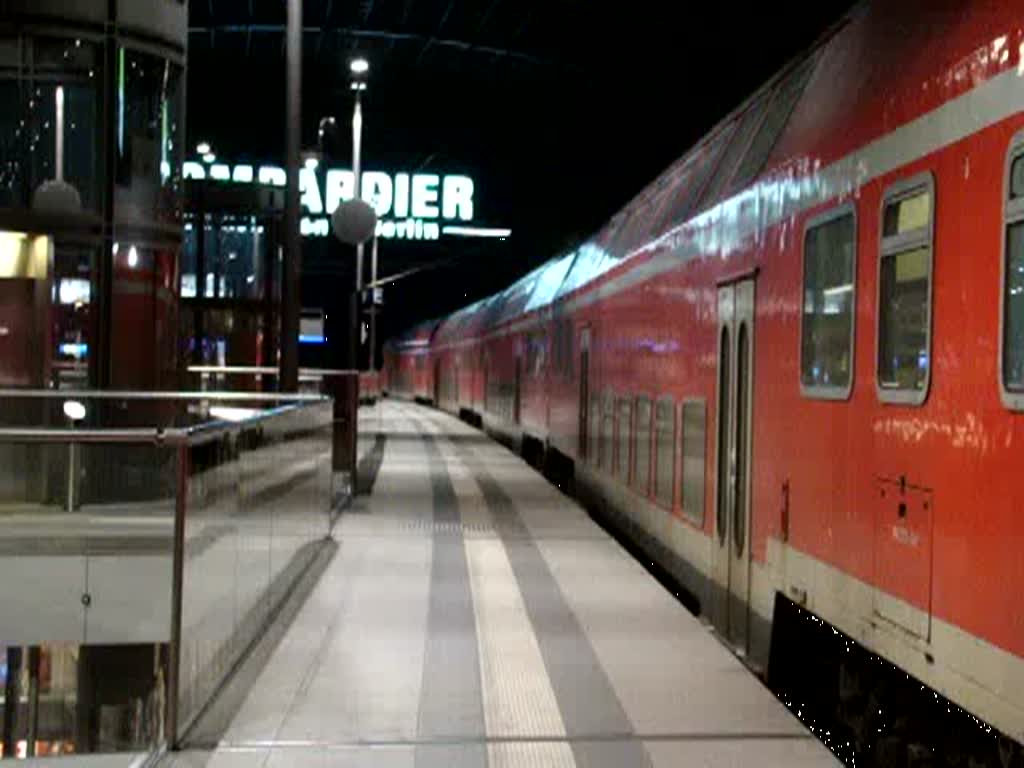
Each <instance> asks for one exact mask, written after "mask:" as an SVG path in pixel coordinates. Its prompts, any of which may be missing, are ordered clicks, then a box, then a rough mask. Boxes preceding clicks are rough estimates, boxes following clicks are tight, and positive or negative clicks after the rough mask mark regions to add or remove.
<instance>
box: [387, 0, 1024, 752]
mask: <svg viewBox="0 0 1024 768" xmlns="http://www.w3.org/2000/svg"><path fill="white" fill-rule="evenodd" d="M670 99H671V96H670V95H668V94H666V100H667V101H668V100H670ZM673 109H674V107H671V106H667V107H666V109H665V111H663V112H660V113H659V112H658V111H657V110H655V111H654V112H651V113H650V114H657V115H660V117H659V119H672V118H671V115H672V110H673ZM385 359H386V366H387V377H388V381H387V388H388V389H389V390H390V391H391V392H393V393H396V394H403V393H404V394H408V395H414V396H418V397H420V398H424V399H428V400H432V401H434V402H435V403H436V404H437V405H438V406H439V407H441V408H444V409H447V410H450V411H453V412H461V413H462V414H463V415H466V416H470V417H471V418H473V419H474V420H479V421H480V422H482V424H483V425H484V426H485V427H486V428H487V429H488V430H490V431H493V432H496V433H498V434H503V435H505V436H506V437H508V438H510V439H512V440H514V441H515V442H517V443H519V444H522V445H523V446H524V448H528V449H530V451H531V452H541V453H546V455H547V456H548V458H549V461H551V460H556V461H557V460H562V461H564V462H567V463H570V464H571V466H572V468H573V474H574V477H575V485H576V488H577V489H578V491H579V492H580V493H581V494H583V495H585V496H586V497H587V498H589V499H590V500H591V501H593V502H594V503H595V504H596V505H597V506H598V507H599V508H600V509H602V510H604V511H605V512H606V513H608V514H610V515H612V516H614V517H615V518H616V519H617V521H618V522H619V523H620V524H621V527H622V528H623V529H624V530H626V531H627V532H628V533H629V535H630V537H631V538H633V539H634V540H635V541H636V542H637V543H638V544H639V545H641V546H642V547H643V548H644V550H646V553H647V554H648V555H649V556H650V557H651V558H652V559H654V560H656V561H658V562H659V563H660V564H661V565H662V567H664V568H666V569H667V570H669V571H670V572H671V573H672V574H673V575H675V576H676V577H677V578H678V579H679V580H680V581H681V582H682V583H683V584H684V585H685V586H686V587H687V588H688V590H689V591H691V592H692V593H693V594H694V595H695V596H696V597H697V599H698V601H699V603H700V609H701V611H702V613H703V614H705V615H706V616H707V617H708V619H709V621H710V622H711V623H712V624H713V625H714V627H715V628H716V629H717V630H718V631H719V632H720V633H721V634H722V636H723V637H724V638H726V639H727V641H728V642H729V643H731V644H732V646H733V647H734V648H735V649H736V650H737V651H739V652H740V653H741V654H744V655H745V656H746V657H747V658H748V659H749V660H750V663H751V664H753V665H754V666H763V665H765V664H767V663H768V659H769V656H770V655H771V657H772V658H773V659H774V658H775V654H776V652H777V651H778V648H777V646H778V644H779V642H780V641H779V632H778V631H777V630H778V626H777V625H778V617H779V615H780V613H779V611H780V608H779V606H780V604H785V605H788V606H790V607H792V606H794V605H795V606H799V607H800V609H801V610H802V611H803V612H805V613H806V614H809V615H811V616H813V617H814V619H815V621H816V622H824V625H828V626H829V627H830V628H835V629H836V630H839V631H841V632H842V633H843V634H844V635H845V636H846V637H847V638H849V639H852V640H854V641H856V643H858V644H859V645H860V646H861V647H863V648H866V649H868V650H869V651H870V652H872V653H873V654H877V656H879V657H881V658H883V659H885V660H887V661H888V662H891V664H892V665H894V667H895V668H897V669H898V670H901V671H902V672H903V673H905V674H902V675H900V677H906V676H911V677H912V678H914V679H916V680H918V681H920V682H921V683H922V684H924V685H927V686H928V687H929V688H930V689H931V690H933V691H935V692H937V693H940V694H942V695H943V696H944V697H946V699H948V700H949V701H950V702H952V703H954V704H956V705H957V706H959V707H962V708H963V710H965V711H966V712H968V713H970V714H972V715H974V716H976V717H977V718H980V719H981V720H983V721H984V722H985V723H987V724H990V725H991V726H994V727H995V728H997V729H998V730H999V731H1001V732H1002V733H1003V734H1005V735H1006V736H1008V737H1009V738H1010V740H1011V747H1010V751H1011V752H1012V751H1013V750H1014V749H1016V747H1013V746H1012V742H1013V741H1016V742H1018V743H1019V742H1021V741H1022V740H1024V490H1022V488H1024V486H1022V484H1021V478H1022V477H1024V473H1022V467H1024V413H1022V411H1024V8H1022V7H1021V6H1020V5H1019V4H1017V3H1011V2H1005V0H987V1H986V0H977V1H975V2H968V1H967V0H904V1H900V2H897V1H896V0H891V1H881V0H880V1H879V2H873V3H865V4H861V5H859V6H857V7H856V8H855V9H854V10H853V11H851V12H850V13H849V14H848V15H847V16H846V17H845V18H844V19H842V20H841V22H840V23H839V24H838V25H837V26H835V27H834V28H833V29H832V30H830V31H829V33H828V34H826V35H824V36H823V37H822V38H821V39H820V40H819V41H818V43H817V44H816V45H814V46H813V48H812V49H811V50H810V51H808V52H807V53H806V55H804V56H801V57H799V59H797V60H795V61H793V62H792V63H791V64H790V65H789V66H787V67H786V68H785V69H784V70H783V71H782V72H780V73H779V74H778V75H777V76H776V77H774V78H773V79H772V80H771V81H770V82H769V83H767V84H766V85H765V86H763V87H762V88H761V89H760V90H759V91H757V92H756V93H755V94H754V95H753V96H751V97H750V98H749V99H748V100H747V101H746V102H745V103H744V104H743V105H741V106H740V107H739V108H737V109H736V110H735V111H734V112H733V113H732V114H730V115H729V116H728V117H727V118H726V119H724V120H723V121H722V122H721V123H720V124H718V125H717V126H716V127H715V128H714V130H712V131H711V132H710V133H709V134H708V135H707V136H706V137H705V138H704V139H703V140H702V141H701V142H700V143H698V144H697V145H696V146H695V147H693V148H692V149H690V150H689V151H688V152H687V153H686V154H685V156H683V157H682V158H681V159H680V160H679V161H678V162H676V163H675V164H674V165H672V166H671V167H670V168H669V169H668V170H667V171H665V172H664V173H663V174H662V175H661V176H660V177H659V178H658V179H657V180H656V181H655V182H654V183H652V184H651V185H649V186H648V187H647V188H646V189H644V190H643V191H642V192H641V193H640V194H639V195H638V196H637V197H636V198H635V199H633V200H632V201H631V202H630V203H629V204H628V205H627V206H626V207H625V208H624V209H623V210H622V211H621V212H620V213H618V214H617V215H616V216H615V217H614V218H613V219H612V220H611V221H609V222H608V223H607V225H606V226H605V227H604V228H603V229H602V230H601V231H600V232H598V233H597V234H596V235H595V236H594V237H593V238H591V239H590V240H589V241H587V242H586V243H584V244H582V245H580V246H579V247H578V248H577V249H576V250H574V251H572V252H571V253H567V254H564V255H561V256H559V257H557V258H555V259H553V260H551V261H550V262H548V263H547V264H545V265H544V266H542V267H541V268H539V269H537V270H535V271H534V272H532V273H530V274H529V275H527V276H526V277H524V278H523V279H522V280H520V281H519V282H517V283H516V284H515V285H512V286H511V287H509V288H508V289H507V290H505V291H503V292H501V293H500V294H498V295H496V296H493V297H490V298H488V299H485V300H483V301H480V302H477V303H476V304H474V305H472V306H470V307H467V308H465V309H463V310H461V311H459V312H456V313H455V314H453V315H451V316H450V317H446V318H443V319H442V320H440V321H433V322H431V323H426V324H423V325H421V326H419V327H417V328H416V329H413V331H411V332H410V333H408V334H406V336H404V337H402V338H399V339H395V340H394V341H393V342H392V343H391V344H390V345H389V346H388V349H387V352H386V358H385ZM773 622H774V625H773ZM773 646H776V647H773ZM1004 754H1009V753H1007V752H1005V751H1004Z"/></svg>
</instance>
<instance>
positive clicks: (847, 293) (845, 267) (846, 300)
mask: <svg viewBox="0 0 1024 768" xmlns="http://www.w3.org/2000/svg"><path fill="white" fill-rule="evenodd" d="M856 241H857V224H856V215H855V213H854V207H853V205H852V204H850V205H845V206H843V207H841V208H838V209H836V210H834V211H829V212H828V213H825V214H823V215H822V216H819V217H817V218H815V219H812V220H811V221H810V222H809V223H808V225H807V230H806V233H805V235H804V282H803V295H802V296H803V298H802V301H803V312H802V322H801V326H800V389H801V391H802V392H803V394H804V395H805V396H807V397H821V398H827V399H836V400H838V399H846V398H847V397H849V395H850V390H851V388H852V386H853V336H854V322H853V318H854V307H855V306H856V298H857V292H856V287H857V286H856V274H857V262H856V259H857V248H856Z"/></svg>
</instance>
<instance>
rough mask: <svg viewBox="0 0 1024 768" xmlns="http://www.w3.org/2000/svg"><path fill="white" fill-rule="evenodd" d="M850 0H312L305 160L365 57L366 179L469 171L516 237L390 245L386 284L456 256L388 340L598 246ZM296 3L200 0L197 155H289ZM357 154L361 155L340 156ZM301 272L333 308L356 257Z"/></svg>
mask: <svg viewBox="0 0 1024 768" xmlns="http://www.w3.org/2000/svg"><path fill="white" fill-rule="evenodd" d="M851 4H852V3H851V0H819V2H816V3H810V4H798V5H785V4H777V3H759V4H751V6H750V7H749V8H746V9H745V8H743V7H741V6H738V5H737V4H735V3H712V4H701V5H699V6H698V5H697V4H695V3H690V2H666V1H665V0H661V1H659V2H651V1H649V0H638V2H633V3H629V4H625V3H616V4H610V3H599V2H594V1H593V0H349V1H348V2H343V1H342V0H336V1H332V0H306V2H305V5H306V8H305V19H304V23H305V26H306V29H307V31H306V34H305V35H304V48H305V55H304V77H305V82H304V88H303V99H304V104H303V119H304V125H303V136H304V141H303V146H304V148H306V147H308V148H313V147H314V146H315V140H316V128H317V124H318V122H319V120H320V118H321V117H323V116H325V115H334V116H336V117H337V118H338V120H339V122H340V123H342V124H343V125H344V127H345V129H346V134H345V135H347V126H348V121H349V119H350V115H351V108H352V101H351V93H350V91H349V89H348V66H347V62H348V60H349V58H350V57H351V56H352V55H353V54H354V53H359V54H362V55H365V56H366V57H367V58H368V59H369V60H370V61H371V64H372V67H373V71H372V79H371V81H370V88H369V90H368V91H367V94H366V101H365V124H366V133H365V139H364V148H363V153H364V154H363V157H364V168H369V169H381V170H405V169H408V170H422V171H425V172H436V173H467V174H469V175H471V176H472V177H473V178H474V179H475V181H476V187H477V193H476V207H477V218H478V220H479V223H481V224H493V225H502V226H509V227H511V228H512V229H513V236H512V238H510V239H509V240H508V241H504V242H498V241H483V240H472V241H453V240H451V239H447V238H446V239H442V240H441V241H440V242H439V243H437V244H433V245H427V244H422V243H419V244H410V245H404V246H403V245H401V244H399V243H398V242H396V241H390V242H386V243H383V244H382V248H381V273H382V274H388V273H392V272H396V271H399V270H401V269H407V268H409V267H410V266H415V265H419V264H427V263H436V262H438V261H442V260H448V261H447V266H445V267H442V268H438V269H434V270H431V271H428V272H424V273H420V274H419V275H417V276H415V277H412V278H409V279H407V280H405V281H403V282H400V283H396V284H395V285H394V286H393V287H390V288H389V289H387V291H386V295H385V301H386V307H385V313H384V315H383V316H382V319H381V336H382V337H387V336H388V335H389V334H390V333H392V332H397V331H399V330H401V329H403V328H405V327H407V326H409V325H411V324H413V323H415V322H417V321H419V320H422V319H426V318H428V317H432V316H437V315H440V314H443V313H446V312H449V311H451V310H453V309H456V308H458V307H460V306H463V305H465V304H467V303H469V302H471V301H473V300H475V299H477V298H480V297H482V296H485V295H488V294H490V293H493V292H494V291H496V290H499V289H500V288H502V287H504V286H506V285H507V284H509V283H510V282H512V281H513V280H514V279H515V278H517V277H519V276H520V275H522V274H524V273H525V272H527V271H529V270H530V269H531V268H533V267H534V266H536V265H538V264H540V263H541V262H543V261H545V260H547V259H548V258H550V257H551V256H553V255H555V254H557V253H558V252H560V251H562V250H565V249H568V248H570V247H572V246H573V245H574V244H575V243H577V242H579V241H580V240H581V239H582V238H585V237H587V236H588V235H590V234H591V233H593V232H594V231H595V230H596V229H597V228H598V227H599V226H600V225H601V224H602V223H603V222H604V221H605V220H606V219H607V218H609V217H610V216H611V215H612V214H613V213H614V212H615V211H616V210H618V209H619V208H620V207H622V206H623V205H624V204H625V203H626V202H628V200H629V199H630V198H631V197H632V196H633V195H635V194H636V193H637V192H638V191H639V190H640V189H641V188H642V187H643V186H644V185H645V184H646V183H647V182H649V181H651V180H652V179H653V178H654V177H655V176H656V175H657V174H658V173H659V172H660V171H662V170H663V169H664V168H665V167H666V166H668V165H669V164H670V163H671V162H672V161H673V160H674V159H676V158H677V157H679V156H680V155H681V154H683V153H684V152H685V151H686V149H687V148H688V147H689V146H690V145H692V144H693V143H694V142H695V141H696V140H698V139H699V138H700V137H701V136H702V135H703V134H704V133H705V132H706V131H707V130H708V129H709V128H710V127H711V126H713V125H714V124H715V123H716V122H717V121H718V120H719V119H721V118H722V117H723V116H724V115H725V114H727V113H728V112H729V111H731V110H732V109H733V108H734V107H736V106H737V105H738V104H739V103H740V102H742V101H743V100H744V99H745V98H746V97H747V96H748V95H749V94H750V93H751V92H752V91H753V90H754V89H755V88H756V87H757V86H759V85H760V84H761V83H763V82H764V81H765V80H767V79H768V78H770V77H771V76H772V74H774V72H775V71H776V70H777V69H779V68H780V67H781V66H782V65H783V64H785V63H786V61H788V60H789V59H790V58H792V57H793V56H795V55H797V54H799V53H800V52H801V51H802V50H803V49H804V48H806V47H807V46H808V45H810V44H811V43H812V42H813V41H814V40H815V39H816V38H817V37H818V36H819V35H820V34H821V33H822V32H823V31H824V30H826V29H827V28H828V27H829V26H830V25H831V24H832V23H833V22H835V21H836V20H837V19H838V18H839V17H840V16H841V15H842V13H843V11H845V10H846V9H847V8H848V7H850V6H851ZM284 8H285V4H284V3H283V2H282V0H192V2H191V10H190V14H191V18H190V27H191V30H192V31H191V34H190V36H189V82H188V128H189V136H190V141H189V144H190V146H194V145H195V143H196V141H198V140H199V139H206V140H209V141H211V142H212V143H213V145H214V147H215V148H216V149H217V151H218V153H219V155H220V156H221V157H222V158H224V159H225V160H228V161H233V160H234V161H240V160H243V159H248V160H253V161H256V162H259V161H261V160H263V161H277V162H280V161H281V160H282V159H283V145H284V141H283V136H284V56H283V34H282V26H283V23H284ZM349 154H350V146H349V145H348V143H347V142H346V143H344V145H342V146H340V147H339V155H341V157H339V158H338V161H337V163H338V164H340V165H342V166H345V167H348V165H349V160H348V156H349ZM304 259H305V271H306V273H307V277H306V280H305V281H304V297H303V302H304V304H306V305H307V306H320V305H323V306H325V307H328V308H331V307H334V308H337V307H338V306H339V303H338V302H339V298H340V297H341V296H342V295H343V292H344V290H345V289H346V287H347V286H346V283H347V280H346V278H345V275H344V269H343V267H344V264H345V259H346V254H345V253H344V252H343V251H342V249H341V248H340V246H337V247H334V246H331V247H330V248H329V250H328V251H327V252H325V251H324V244H323V243H321V244H320V246H319V247H317V248H315V249H307V253H306V254H305V255H304ZM339 314H340V313H339ZM323 362H332V361H331V360H324V361H323Z"/></svg>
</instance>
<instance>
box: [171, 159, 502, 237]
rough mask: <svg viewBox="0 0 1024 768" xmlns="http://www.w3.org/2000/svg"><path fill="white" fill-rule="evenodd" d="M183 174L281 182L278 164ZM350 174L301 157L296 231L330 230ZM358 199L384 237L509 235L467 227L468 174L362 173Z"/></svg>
mask: <svg viewBox="0 0 1024 768" xmlns="http://www.w3.org/2000/svg"><path fill="white" fill-rule="evenodd" d="M183 171H184V176H185V178H186V179H205V178H207V177H209V178H211V179H216V180H219V181H232V182H235V183H238V184H252V183H254V182H258V183H260V184H271V185H273V186H277V187H283V186H284V185H285V181H286V178H287V177H286V174H285V172H284V169H283V168H280V167H278V166H273V165H264V166H260V167H259V168H256V167H255V166H252V165H236V166H234V167H231V166H228V165H226V164H223V163H212V164H209V165H207V164H203V163H198V162H187V163H185V165H184V168H183ZM355 185H356V182H355V175H354V174H353V173H352V171H350V170H343V169H333V168H332V169H329V170H328V171H327V172H326V173H323V172H318V170H317V165H316V162H315V161H307V163H306V165H305V167H303V168H302V169H300V171H299V192H300V194H301V196H302V198H301V200H302V208H303V211H304V213H305V216H304V217H303V218H302V221H301V229H302V234H303V235H305V236H307V237H326V236H327V235H328V234H329V233H330V226H331V225H330V218H329V217H330V215H331V214H332V213H334V211H335V209H336V208H337V207H338V205H340V204H341V203H342V202H343V201H345V200H351V199H352V198H353V197H355ZM360 186H361V187H362V198H363V199H364V200H366V201H367V202H368V203H370V205H372V206H373V208H374V210H376V212H377V218H378V221H377V236H378V237H382V238H385V239H388V240H391V239H399V240H439V239H440V238H441V235H452V236H456V237H498V238H506V237H508V236H509V235H511V234H512V231H511V230H509V229H494V228H482V227H475V226H471V224H472V222H473V217H474V214H475V210H474V206H473V194H474V192H475V186H474V184H473V180H472V179H471V178H469V177H468V176H457V175H444V176H442V175H438V174H432V173H417V174H409V173H395V174H388V173H381V172H379V171H366V172H364V173H363V174H362V183H361V184H360Z"/></svg>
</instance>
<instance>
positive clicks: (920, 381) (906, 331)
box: [878, 174, 935, 405]
mask: <svg viewBox="0 0 1024 768" xmlns="http://www.w3.org/2000/svg"><path fill="white" fill-rule="evenodd" d="M934 208H935V206H934V182H933V181H932V177H931V175H930V174H928V175H926V176H922V177H917V178H915V179H911V180H909V181H907V182H903V183H901V184H899V185H897V186H895V187H893V188H892V189H890V190H889V191H888V192H887V193H886V196H885V202H884V204H883V208H882V243H881V249H880V252H879V253H880V260H879V265H878V394H879V399H881V400H882V401H883V402H889V403H905V404H911V405H920V404H921V403H923V402H924V401H925V398H926V397H927V395H928V384H929V381H930V378H931V294H932V238H933V234H932V233H933V229H932V222H933V213H934Z"/></svg>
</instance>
